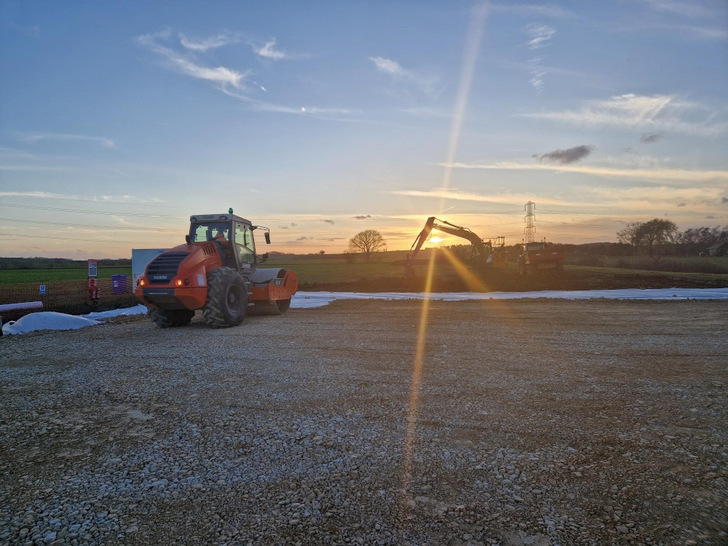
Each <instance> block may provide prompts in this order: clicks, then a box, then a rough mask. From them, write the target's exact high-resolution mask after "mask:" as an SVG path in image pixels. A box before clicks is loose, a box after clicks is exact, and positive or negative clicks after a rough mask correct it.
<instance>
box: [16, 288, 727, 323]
mask: <svg viewBox="0 0 728 546" xmlns="http://www.w3.org/2000/svg"><path fill="white" fill-rule="evenodd" d="M425 297H426V295H425V294H424V293H415V292H377V293H366V292H298V293H297V294H296V295H295V296H293V298H292V299H291V308H292V309H309V308H313V307H321V306H323V305H328V304H329V303H331V302H332V301H334V300H367V299H379V300H423V299H425ZM429 298H430V299H431V300H441V301H469V300H481V301H482V300H513V299H537V298H555V299H569V300H584V299H600V298H601V299H609V300H728V288H659V289H646V290H640V289H636V288H635V289H625V290H542V291H537V292H443V293H437V294H430V295H429ZM146 312H147V308H146V307H144V306H143V305H137V306H135V307H129V308H127V309H115V310H113V311H103V312H99V313H89V314H88V315H83V316H75V315H65V314H63V313H55V312H53V311H43V312H39V313H30V314H28V315H25V316H24V317H22V318H21V319H19V320H17V321H14V322H9V323H8V324H4V325H3V334H5V335H10V334H25V333H28V332H33V331H35V330H75V329H78V328H83V327H84V326H93V325H95V324H102V323H103V319H105V318H109V317H116V316H119V315H137V314H142V313H146Z"/></svg>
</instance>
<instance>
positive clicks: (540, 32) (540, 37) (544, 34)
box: [526, 23, 556, 50]
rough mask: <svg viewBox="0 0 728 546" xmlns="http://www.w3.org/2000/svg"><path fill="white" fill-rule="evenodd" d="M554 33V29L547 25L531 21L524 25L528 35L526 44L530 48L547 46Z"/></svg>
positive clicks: (535, 48)
mask: <svg viewBox="0 0 728 546" xmlns="http://www.w3.org/2000/svg"><path fill="white" fill-rule="evenodd" d="M555 34H556V30H555V29H554V28H552V27H550V26H548V25H544V24H541V23H531V24H530V25H528V26H527V27H526V36H527V37H528V42H526V46H527V47H528V49H530V50H537V49H543V48H544V47H548V46H549V45H550V44H551V40H552V39H553V37H554V35H555Z"/></svg>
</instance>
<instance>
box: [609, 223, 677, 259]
mask: <svg viewBox="0 0 728 546" xmlns="http://www.w3.org/2000/svg"><path fill="white" fill-rule="evenodd" d="M676 233H677V226H676V225H675V223H674V222H671V221H670V220H663V219H662V218H655V219H654V220H650V221H649V222H631V223H629V224H627V225H626V226H625V228H624V229H623V230H621V231H618V232H617V238H618V239H619V241H620V242H622V243H627V244H630V245H632V246H635V247H638V246H646V247H647V250H648V253H649V255H650V257H652V256H653V255H654V251H655V247H656V246H658V245H664V244H666V243H670V242H672V241H673V239H674V237H675V234H676Z"/></svg>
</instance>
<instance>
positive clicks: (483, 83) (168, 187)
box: [0, 0, 728, 259]
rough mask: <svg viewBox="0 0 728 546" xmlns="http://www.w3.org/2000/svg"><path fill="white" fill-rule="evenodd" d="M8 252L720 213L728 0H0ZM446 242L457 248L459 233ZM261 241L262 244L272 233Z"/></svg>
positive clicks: (592, 227) (573, 230)
mask: <svg viewBox="0 0 728 546" xmlns="http://www.w3.org/2000/svg"><path fill="white" fill-rule="evenodd" d="M0 67H1V69H2V73H3V74H4V76H3V78H1V79H0V234H2V240H3V243H2V248H1V249H0V255H3V256H57V257H69V258H79V259H85V258H103V257H112V258H118V257H129V256H130V255H131V249H132V248H166V247H170V246H174V245H176V244H179V243H180V242H182V240H183V237H184V234H185V233H186V231H187V226H188V220H189V216H190V215H192V214H200V213H211V212H220V211H226V210H227V209H228V208H229V207H233V208H234V210H235V212H236V213H237V214H240V215H241V216H244V217H246V218H249V219H250V220H252V221H253V222H254V223H257V224H261V225H265V226H268V227H270V229H271V231H272V237H273V244H272V245H271V246H270V247H268V250H273V251H283V252H297V253H308V252H319V251H321V250H324V251H325V252H327V253H334V252H341V251H344V250H346V248H347V243H348V240H349V238H351V237H352V236H354V235H355V234H356V233H358V232H360V231H362V230H365V229H376V230H379V231H380V232H381V233H382V235H383V236H384V238H385V240H386V241H387V243H388V248H389V249H392V250H397V249H407V248H409V246H410V244H411V243H412V241H413V240H414V238H415V237H416V235H417V233H418V232H419V230H420V229H421V228H422V226H423V225H424V222H425V220H426V218H427V217H428V216H433V215H434V216H437V217H438V218H441V219H443V220H447V221H449V222H451V223H455V224H459V225H463V226H466V227H469V228H470V229H472V230H473V231H475V232H476V233H477V234H478V235H480V236H481V237H483V238H490V237H496V236H501V235H503V236H505V237H506V243H508V244H512V243H517V242H520V241H521V240H522V239H523V237H524V227H525V224H524V214H525V213H524V205H525V203H526V202H527V201H533V202H535V203H536V210H535V212H536V222H535V223H536V230H537V231H536V236H537V237H538V238H546V239H548V240H550V241H555V242H568V243H587V242H594V241H615V240H616V235H615V234H616V232H617V231H618V230H619V229H621V228H622V227H623V226H624V225H625V223H628V222H633V221H647V220H650V219H652V218H656V217H660V218H667V219H670V220H672V221H674V222H675V223H676V224H677V225H678V227H679V228H680V229H681V230H682V229H687V228H690V227H699V226H715V225H724V224H728V154H726V150H727V149H728V93H727V92H726V90H727V89H728V3H726V2H725V1H724V0H708V1H697V0H696V1H687V0H686V1H682V0H605V1H604V2H583V1H573V2H569V1H563V2H552V3H540V2H533V3H528V2H523V3H521V2H505V1H502V2H485V3H481V2H449V1H448V2H446V1H414V0H412V1H403V0H401V1H397V0H393V1H391V2H363V1H361V2H356V1H351V2H350V1H317V2H297V1H271V2H248V1H214V0H213V1H210V2H184V1H180V2H121V1H118V2H113V1H111V2H92V1H87V2H80V1H68V2H53V1H42V2H41V1H34V0H28V1H22V2H15V1H9V0H0ZM463 242H464V241H462V240H457V239H456V240H452V239H450V240H446V241H444V242H443V244H451V243H463ZM259 244H260V243H259Z"/></svg>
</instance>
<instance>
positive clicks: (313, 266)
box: [0, 251, 728, 289]
mask: <svg viewBox="0 0 728 546" xmlns="http://www.w3.org/2000/svg"><path fill="white" fill-rule="evenodd" d="M429 255H430V252H429V251H423V252H421V253H420V255H419V256H418V264H417V265H416V267H415V272H416V275H417V276H418V277H420V278H422V277H425V276H426V271H427V265H426V264H427V259H428V257H429ZM406 257H407V253H406V252H404V251H392V252H383V253H379V254H376V255H375V256H374V257H373V258H372V261H371V262H370V263H366V262H364V260H363V258H362V256H361V255H359V256H357V257H356V258H355V259H354V260H353V261H352V259H351V257H350V256H349V257H347V256H346V255H343V254H331V255H321V254H309V255H292V254H274V255H273V256H271V257H270V259H269V260H267V261H266V262H265V263H264V264H262V267H264V268H277V267H281V268H285V269H290V270H292V271H295V272H296V274H297V275H298V279H299V283H300V284H302V285H308V286H309V287H316V286H317V285H346V284H351V283H362V282H368V283H370V284H372V285H374V288H375V289H376V285H377V283H378V282H380V283H381V284H382V285H390V286H394V285H393V284H392V283H396V282H397V281H399V280H402V279H404V278H405V268H404V265H403V264H404V261H405V259H406ZM564 270H565V273H567V274H569V273H571V274H572V275H578V276H579V277H584V276H585V275H592V276H593V277H594V278H595V283H596V282H597V280H598V279H600V278H604V279H606V280H607V281H608V280H610V279H614V278H615V277H620V276H635V275H638V276H653V277H663V278H665V279H688V280H692V281H696V282H700V281H704V282H706V283H716V282H717V283H719V284H723V283H725V282H728V257H720V258H700V257H687V258H683V257H669V258H667V257H666V258H664V259H661V260H658V261H653V260H651V259H649V258H647V257H606V256H604V257H598V259H575V260H570V259H569V257H568V256H567V260H566V263H565V268H564ZM473 272H474V273H475V274H476V275H478V274H480V273H482V272H478V271H473ZM436 274H437V276H438V277H440V278H442V279H451V278H456V277H458V276H459V275H458V273H457V271H456V269H455V267H453V266H452V265H450V264H449V263H448V262H447V261H446V260H445V259H444V255H443V254H440V259H439V261H438V264H437V267H436ZM485 274H486V275H487V274H488V273H487V272H486V273H485ZM493 274H495V275H500V276H504V275H505V276H518V275H517V272H516V266H515V263H510V264H509V269H508V270H507V271H496V272H493V273H491V275H493ZM112 275H127V276H128V277H129V278H131V267H130V266H99V269H98V278H99V279H100V280H101V279H110V278H111V276H112ZM87 276H88V270H87V269H86V267H74V268H48V269H37V268H36V269H0V284H14V283H49V282H56V281H73V280H85V279H87ZM607 284H609V282H607Z"/></svg>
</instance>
